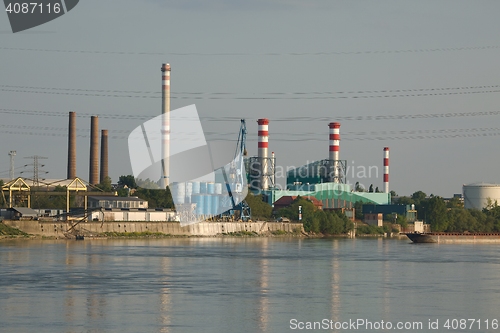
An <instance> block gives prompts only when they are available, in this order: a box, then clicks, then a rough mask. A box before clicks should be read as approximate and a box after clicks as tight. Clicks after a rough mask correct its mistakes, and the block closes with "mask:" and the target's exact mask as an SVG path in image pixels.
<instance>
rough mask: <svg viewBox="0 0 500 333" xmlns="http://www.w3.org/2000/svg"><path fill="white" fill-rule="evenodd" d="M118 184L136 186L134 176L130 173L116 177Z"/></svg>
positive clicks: (129, 186)
mask: <svg viewBox="0 0 500 333" xmlns="http://www.w3.org/2000/svg"><path fill="white" fill-rule="evenodd" d="M118 185H120V186H127V187H128V188H137V183H136V182H135V177H134V176H132V175H127V176H120V178H118Z"/></svg>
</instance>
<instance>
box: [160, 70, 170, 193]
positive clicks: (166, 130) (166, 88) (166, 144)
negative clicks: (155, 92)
mask: <svg viewBox="0 0 500 333" xmlns="http://www.w3.org/2000/svg"><path fill="white" fill-rule="evenodd" d="M161 80H162V81H161V82H162V83H161V88H162V90H161V91H162V94H161V99H162V107H161V113H162V115H163V120H162V128H161V133H162V157H163V158H162V161H161V166H162V173H163V174H162V179H161V187H162V188H167V186H168V184H169V183H170V64H163V65H162V66H161Z"/></svg>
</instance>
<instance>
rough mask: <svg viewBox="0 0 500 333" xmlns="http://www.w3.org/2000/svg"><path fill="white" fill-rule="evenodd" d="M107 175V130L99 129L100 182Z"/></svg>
mask: <svg viewBox="0 0 500 333" xmlns="http://www.w3.org/2000/svg"><path fill="white" fill-rule="evenodd" d="M106 177H108V130H102V131H101V175H100V178H99V179H100V182H101V183H102V182H103V180H104V178H106Z"/></svg>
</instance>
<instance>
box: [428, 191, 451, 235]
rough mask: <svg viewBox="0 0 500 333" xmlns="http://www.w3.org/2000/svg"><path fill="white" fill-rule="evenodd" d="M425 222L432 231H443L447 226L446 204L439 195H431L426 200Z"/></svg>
mask: <svg viewBox="0 0 500 333" xmlns="http://www.w3.org/2000/svg"><path fill="white" fill-rule="evenodd" d="M425 213H426V216H427V222H428V223H430V225H431V228H432V230H433V231H445V230H446V228H447V227H448V216H447V209H446V204H445V202H444V200H443V198H441V197H438V196H436V197H432V198H430V199H429V200H428V202H427V205H426V210H425Z"/></svg>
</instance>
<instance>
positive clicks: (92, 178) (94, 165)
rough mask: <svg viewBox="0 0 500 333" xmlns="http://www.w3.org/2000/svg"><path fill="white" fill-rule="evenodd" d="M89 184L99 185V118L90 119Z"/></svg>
mask: <svg viewBox="0 0 500 333" xmlns="http://www.w3.org/2000/svg"><path fill="white" fill-rule="evenodd" d="M89 161H90V163H89V183H90V184H92V185H95V184H98V183H99V118H98V117H97V116H92V117H91V118H90V159H89Z"/></svg>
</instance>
